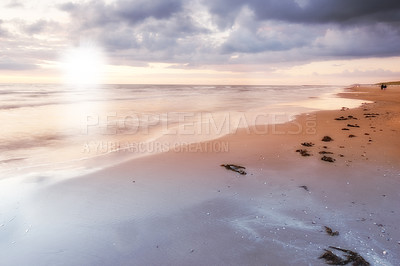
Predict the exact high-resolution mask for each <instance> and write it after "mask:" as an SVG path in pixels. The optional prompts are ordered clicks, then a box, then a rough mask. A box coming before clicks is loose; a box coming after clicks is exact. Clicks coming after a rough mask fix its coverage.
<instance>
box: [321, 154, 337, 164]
mask: <svg viewBox="0 0 400 266" xmlns="http://www.w3.org/2000/svg"><path fill="white" fill-rule="evenodd" d="M321 160H322V161H325V162H330V163H333V162H335V161H336V160H335V159H333V158H332V157H329V156H325V155H324V156H323V157H322V158H321Z"/></svg>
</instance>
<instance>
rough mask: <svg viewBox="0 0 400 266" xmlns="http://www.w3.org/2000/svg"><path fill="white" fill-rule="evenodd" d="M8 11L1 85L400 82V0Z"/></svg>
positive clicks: (235, 1) (156, 1) (11, 2)
mask: <svg viewBox="0 0 400 266" xmlns="http://www.w3.org/2000/svg"><path fill="white" fill-rule="evenodd" d="M0 14H1V16H0V82H64V81H65V80H66V77H68V75H69V77H70V79H71V78H72V79H80V78H81V79H85V77H86V78H87V77H89V76H91V77H92V78H93V77H95V76H100V77H99V79H97V80H95V81H96V82H103V83H192V84H193V83H194V84H343V85H345V84H352V83H375V82H379V81H382V80H400V1H399V0H247V1H245V0H89V1H84V0H75V1H72V0H2V1H1V3H0ZM73 69H75V70H76V71H75V72H74V70H73ZM76 72H79V73H81V74H82V73H83V75H81V76H79V73H76ZM90 81H92V80H90ZM93 82H94V80H93Z"/></svg>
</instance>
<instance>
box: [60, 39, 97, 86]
mask: <svg viewBox="0 0 400 266" xmlns="http://www.w3.org/2000/svg"><path fill="white" fill-rule="evenodd" d="M62 65H63V72H64V82H65V83H66V84H69V85H80V86H88V85H95V84H101V83H102V81H103V72H104V67H105V62H104V56H103V55H102V52H101V50H100V49H99V48H97V47H93V46H81V47H77V48H73V49H70V50H69V51H67V52H66V53H65V54H64V58H63V60H62Z"/></svg>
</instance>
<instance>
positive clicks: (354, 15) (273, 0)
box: [203, 0, 400, 24]
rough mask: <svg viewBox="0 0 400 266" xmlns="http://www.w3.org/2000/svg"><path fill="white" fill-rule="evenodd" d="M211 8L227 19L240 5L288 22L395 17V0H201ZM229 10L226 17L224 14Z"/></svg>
mask: <svg viewBox="0 0 400 266" xmlns="http://www.w3.org/2000/svg"><path fill="white" fill-rule="evenodd" d="M203 2H204V3H205V5H206V6H207V7H208V9H209V10H210V12H211V13H212V14H214V15H216V16H217V17H219V18H220V19H223V18H224V17H225V18H227V19H228V20H232V19H234V17H235V16H236V15H237V14H238V13H239V12H240V10H241V9H242V8H243V7H247V8H249V9H251V10H252V11H253V12H254V14H255V16H256V18H257V19H258V20H279V21H285V22H291V23H311V24H314V23H338V24H346V23H356V22H370V23H371V22H376V21H398V20H399V19H400V2H399V1H398V0H379V1H376V0H234V1H231V0H221V1H213V0H204V1H203ZM226 14H228V17H226V16H225V15H226Z"/></svg>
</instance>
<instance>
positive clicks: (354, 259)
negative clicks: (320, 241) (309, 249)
mask: <svg viewBox="0 0 400 266" xmlns="http://www.w3.org/2000/svg"><path fill="white" fill-rule="evenodd" d="M329 248H330V249H335V250H338V251H341V252H343V253H345V254H344V258H343V257H340V256H338V255H336V254H334V253H333V252H332V251H330V250H328V249H325V253H324V254H322V255H321V256H320V257H319V258H320V259H324V260H325V262H326V263H327V264H330V265H347V264H349V263H352V265H353V266H368V265H370V264H369V262H368V261H366V260H365V259H364V258H363V257H362V256H361V255H360V254H358V253H357V252H354V251H351V250H348V249H343V248H337V247H333V246H329Z"/></svg>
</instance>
